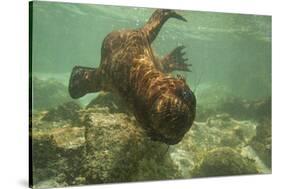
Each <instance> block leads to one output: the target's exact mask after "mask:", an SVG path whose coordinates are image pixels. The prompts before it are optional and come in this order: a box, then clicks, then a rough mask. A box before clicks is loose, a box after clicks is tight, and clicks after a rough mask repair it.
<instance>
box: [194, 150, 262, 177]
mask: <svg viewBox="0 0 281 189" xmlns="http://www.w3.org/2000/svg"><path fill="white" fill-rule="evenodd" d="M257 173H259V171H258V169H257V167H256V164H255V161H254V160H252V159H249V158H245V157H243V156H242V155H240V153H239V152H237V151H235V150H233V149H231V148H227V147H224V148H217V149H214V150H211V151H209V152H208V153H206V154H205V155H204V156H203V158H202V160H201V163H200V164H199V165H197V166H196V167H195V168H194V169H193V170H192V176H193V177H207V176H228V175H243V174H257Z"/></svg>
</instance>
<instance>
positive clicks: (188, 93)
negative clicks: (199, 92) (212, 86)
mask: <svg viewBox="0 0 281 189" xmlns="http://www.w3.org/2000/svg"><path fill="white" fill-rule="evenodd" d="M182 97H183V99H184V100H186V101H189V100H191V99H192V97H193V93H192V92H191V91H190V90H188V91H187V90H184V91H183V92H182Z"/></svg>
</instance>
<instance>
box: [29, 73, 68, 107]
mask: <svg viewBox="0 0 281 189" xmlns="http://www.w3.org/2000/svg"><path fill="white" fill-rule="evenodd" d="M70 100H71V98H70V96H69V94H68V90H67V87H66V86H65V85H63V84H62V83H60V82H58V81H57V80H55V79H48V80H41V79H38V78H37V77H33V78H32V102H33V104H32V110H46V109H49V108H54V107H56V106H58V105H59V104H62V103H64V102H67V101H70Z"/></svg>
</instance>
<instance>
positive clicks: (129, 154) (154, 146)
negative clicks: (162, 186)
mask: <svg viewBox="0 0 281 189" xmlns="http://www.w3.org/2000/svg"><path fill="white" fill-rule="evenodd" d="M87 111H88V114H87V115H86V116H85V118H84V125H85V126H86V133H85V137H86V147H87V157H86V158H87V164H86V165H85V166H86V167H87V171H88V172H87V173H86V175H87V177H86V178H87V182H88V183H110V182H129V181H140V180H160V179H173V178H181V175H180V172H179V171H178V169H177V166H176V165H175V164H174V163H173V161H172V160H171V158H170V156H169V153H166V152H167V147H168V146H167V145H165V144H162V143H159V142H153V141H151V140H150V139H149V138H148V137H147V136H146V135H145V132H144V131H143V130H142V128H140V127H138V126H137V124H136V121H135V119H134V118H133V117H130V116H128V115H126V114H123V113H115V114H109V112H108V109H107V108H103V109H88V110H87Z"/></svg>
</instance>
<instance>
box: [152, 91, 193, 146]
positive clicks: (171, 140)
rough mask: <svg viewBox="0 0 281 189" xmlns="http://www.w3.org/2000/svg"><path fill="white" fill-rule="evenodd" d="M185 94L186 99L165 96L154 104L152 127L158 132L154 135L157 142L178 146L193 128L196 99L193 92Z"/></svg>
mask: <svg viewBox="0 0 281 189" xmlns="http://www.w3.org/2000/svg"><path fill="white" fill-rule="evenodd" d="M183 92H185V97H178V96H177V95H167V96H165V95H164V96H162V97H160V98H159V99H158V100H157V101H156V103H155V104H154V107H153V111H152V112H153V113H152V120H153V121H152V127H153V128H154V130H157V132H158V133H157V135H156V134H155V135H154V137H155V138H154V139H155V140H158V141H162V142H165V143H167V144H171V145H173V144H177V143H178V142H179V141H181V139H182V138H183V137H184V135H185V133H186V132H187V131H188V130H189V129H190V128H191V126H192V123H193V121H194V118H195V107H196V98H195V96H194V94H193V92H192V91H191V90H188V91H183ZM184 98H186V99H184Z"/></svg>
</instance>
